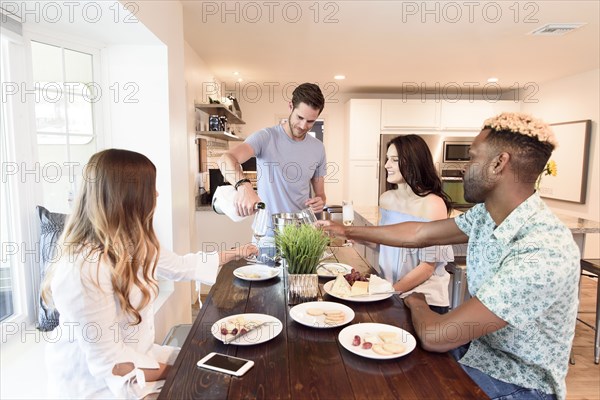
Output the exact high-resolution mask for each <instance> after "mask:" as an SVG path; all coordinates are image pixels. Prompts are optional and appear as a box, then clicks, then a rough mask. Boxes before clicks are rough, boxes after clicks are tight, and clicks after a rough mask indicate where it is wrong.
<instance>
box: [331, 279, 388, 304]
mask: <svg viewBox="0 0 600 400" xmlns="http://www.w3.org/2000/svg"><path fill="white" fill-rule="evenodd" d="M334 282H335V281H329V282H327V283H326V284H324V285H323V289H325V292H326V293H327V294H328V295H330V296H333V297H335V298H336V299H341V300H348V301H354V302H357V303H368V302H371V301H379V300H385V299H389V298H390V297H392V296H393V295H394V293H382V294H371V295H368V296H356V297H352V296H348V297H341V296H336V295H335V294H333V293H331V287H332V286H333V283H334Z"/></svg>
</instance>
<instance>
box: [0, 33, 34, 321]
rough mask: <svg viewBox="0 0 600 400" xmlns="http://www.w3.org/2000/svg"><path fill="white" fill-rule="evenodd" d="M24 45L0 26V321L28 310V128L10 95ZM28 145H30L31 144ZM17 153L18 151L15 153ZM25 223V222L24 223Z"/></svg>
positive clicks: (19, 74)
mask: <svg viewBox="0 0 600 400" xmlns="http://www.w3.org/2000/svg"><path fill="white" fill-rule="evenodd" d="M23 49H24V47H23V45H22V42H21V37H20V36H18V35H15V34H12V33H11V32H5V31H4V29H2V37H1V40H0V62H1V63H2V67H1V68H0V83H1V85H2V102H1V104H0V142H1V143H0V165H1V166H2V174H1V180H0V213H1V215H2V216H1V218H0V235H1V236H0V237H1V238H2V248H1V256H0V321H6V320H8V319H12V320H16V319H17V318H21V317H23V316H24V315H25V314H26V313H27V309H28V304H27V285H26V283H25V276H26V274H25V273H24V268H23V265H24V261H23V259H24V258H25V257H26V252H27V249H28V248H29V247H27V248H26V246H24V242H25V241H26V239H25V238H27V237H29V236H28V233H29V232H28V226H27V225H28V224H27V223H25V224H22V222H23V221H24V219H23V204H21V202H20V200H22V198H24V197H27V196H26V195H25V193H26V190H25V186H26V181H25V179H22V176H20V174H19V168H20V165H19V162H27V160H28V156H27V155H26V153H24V152H23V151H22V150H23V149H24V148H26V147H27V145H29V143H28V142H27V140H26V138H23V137H22V136H21V137H20V136H19V135H17V134H16V133H17V132H27V129H26V126H27V125H26V120H27V118H26V117H25V114H26V112H25V111H26V107H25V106H24V104H23V103H22V102H21V101H20V97H19V96H15V95H11V94H10V93H13V94H14V93H15V92H14V90H15V89H16V88H17V86H18V82H20V81H22V79H23V78H24V76H23V73H22V65H23V62H24V59H25V57H24V50H23ZM30 147H31V146H30ZM17 154H18V155H19V156H18V157H17ZM23 225H25V226H23Z"/></svg>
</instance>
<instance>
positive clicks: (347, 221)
mask: <svg viewBox="0 0 600 400" xmlns="http://www.w3.org/2000/svg"><path fill="white" fill-rule="evenodd" d="M342 223H343V224H344V226H350V225H352V224H353V223H354V204H353V202H352V200H343V201H342ZM344 246H345V247H352V242H351V241H349V240H346V242H345V243H344Z"/></svg>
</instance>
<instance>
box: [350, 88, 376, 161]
mask: <svg viewBox="0 0 600 400" xmlns="http://www.w3.org/2000/svg"><path fill="white" fill-rule="evenodd" d="M380 120H381V100H379V99H352V100H350V101H348V102H347V103H346V121H347V132H348V134H347V136H346V137H347V138H348V159H350V160H373V161H376V160H379V134H380V129H379V125H380Z"/></svg>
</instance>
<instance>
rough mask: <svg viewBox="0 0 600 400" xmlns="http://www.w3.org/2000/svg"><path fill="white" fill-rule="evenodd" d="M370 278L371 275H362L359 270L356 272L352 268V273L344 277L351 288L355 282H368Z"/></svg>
mask: <svg viewBox="0 0 600 400" xmlns="http://www.w3.org/2000/svg"><path fill="white" fill-rule="evenodd" d="M369 276H370V275H369V274H362V273H360V272H358V271H357V270H355V269H354V268H352V271H350V273H348V274H346V275H344V278H346V280H347V281H348V283H349V284H350V286H352V285H353V284H354V282H356V281H360V282H368V281H369Z"/></svg>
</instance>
